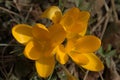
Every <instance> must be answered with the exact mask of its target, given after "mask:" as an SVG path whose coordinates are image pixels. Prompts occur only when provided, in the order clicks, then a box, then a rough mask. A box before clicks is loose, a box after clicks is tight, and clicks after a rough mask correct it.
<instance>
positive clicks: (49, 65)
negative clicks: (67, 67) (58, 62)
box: [35, 56, 55, 78]
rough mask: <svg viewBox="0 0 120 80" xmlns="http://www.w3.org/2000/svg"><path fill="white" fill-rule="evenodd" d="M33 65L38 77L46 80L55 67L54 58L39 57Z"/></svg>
mask: <svg viewBox="0 0 120 80" xmlns="http://www.w3.org/2000/svg"><path fill="white" fill-rule="evenodd" d="M35 65H36V70H37V72H38V74H39V76H41V77H43V78H46V77H48V76H50V75H51V74H52V72H53V70H54V66H55V60H54V56H52V57H45V56H41V57H40V59H39V60H37V61H35Z"/></svg>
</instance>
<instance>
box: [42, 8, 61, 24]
mask: <svg viewBox="0 0 120 80" xmlns="http://www.w3.org/2000/svg"><path fill="white" fill-rule="evenodd" d="M41 17H44V18H48V19H51V20H52V21H53V22H54V23H59V21H60V19H61V17H62V12H61V10H60V9H59V8H58V7H57V6H51V7H49V8H48V9H47V10H45V12H43V14H42V16H41Z"/></svg>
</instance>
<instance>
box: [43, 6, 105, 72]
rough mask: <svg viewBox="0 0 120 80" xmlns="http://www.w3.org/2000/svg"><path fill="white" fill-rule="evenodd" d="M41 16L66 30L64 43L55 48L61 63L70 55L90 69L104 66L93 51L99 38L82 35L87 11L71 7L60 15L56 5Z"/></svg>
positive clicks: (95, 49)
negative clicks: (65, 41)
mask: <svg viewBox="0 0 120 80" xmlns="http://www.w3.org/2000/svg"><path fill="white" fill-rule="evenodd" d="M42 17H44V18H48V19H51V20H52V21H53V23H54V24H55V23H60V24H61V25H62V26H63V27H64V29H65V31H66V32H67V36H66V38H67V43H66V45H62V44H61V45H59V46H58V47H57V49H56V59H57V60H58V61H59V62H60V63H61V64H65V63H66V62H67V61H68V58H69V57H70V58H71V59H72V60H73V61H74V62H75V63H76V64H78V65H79V66H82V67H83V68H86V69H88V70H91V71H100V70H102V69H103V68H104V66H103V64H102V62H101V61H100V59H99V58H98V57H97V56H96V55H95V54H94V53H93V52H95V51H97V49H98V48H99V47H100V45H101V41H100V39H99V38H97V37H95V36H84V35H85V33H86V30H87V24H88V19H89V17H90V14H89V13H88V12H87V11H80V10H79V9H78V8H75V7H73V8H71V9H69V10H67V11H66V12H65V13H64V14H63V15H62V12H61V10H60V9H59V8H58V7H56V6H52V7H49V8H48V9H47V10H45V12H43V15H42ZM68 56H69V57H68Z"/></svg>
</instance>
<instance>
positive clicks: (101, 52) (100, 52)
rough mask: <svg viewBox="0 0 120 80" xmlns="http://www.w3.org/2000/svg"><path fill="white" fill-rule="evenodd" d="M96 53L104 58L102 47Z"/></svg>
mask: <svg viewBox="0 0 120 80" xmlns="http://www.w3.org/2000/svg"><path fill="white" fill-rule="evenodd" d="M98 53H99V54H100V55H101V56H102V57H105V54H104V51H103V48H102V46H101V47H100V48H99V50H98Z"/></svg>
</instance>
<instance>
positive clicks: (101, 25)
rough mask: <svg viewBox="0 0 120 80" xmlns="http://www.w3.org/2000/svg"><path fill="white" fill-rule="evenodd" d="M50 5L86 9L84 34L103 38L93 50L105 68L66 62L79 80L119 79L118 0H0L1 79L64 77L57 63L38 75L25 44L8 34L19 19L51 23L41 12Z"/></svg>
mask: <svg viewBox="0 0 120 80" xmlns="http://www.w3.org/2000/svg"><path fill="white" fill-rule="evenodd" d="M52 5H55V6H58V7H59V8H60V9H61V10H62V12H63V13H64V12H65V11H66V10H67V9H69V8H71V7H78V8H79V9H80V10H81V11H82V10H84V11H89V12H90V15H91V17H90V19H89V24H88V30H87V34H92V35H96V36H98V37H99V38H100V39H101V40H102V45H101V48H100V49H99V50H98V51H97V52H96V54H97V55H98V56H99V57H100V58H101V60H102V61H103V63H104V65H105V69H104V70H103V71H101V72H90V71H87V70H84V69H82V68H79V67H78V66H77V65H76V64H74V63H72V62H69V63H67V64H66V65H65V66H66V68H67V69H68V70H69V71H70V73H71V74H72V75H74V76H75V77H77V78H78V79H79V80H120V20H119V19H120V0H0V80H66V75H65V72H64V71H63V70H62V68H61V67H60V66H59V64H57V63H56V67H55V70H54V72H53V74H52V75H51V76H50V77H49V78H47V79H43V78H40V77H39V76H38V75H37V73H36V71H35V68H34V62H33V61H31V60H28V59H27V58H25V57H24V55H23V54H22V53H23V49H24V46H23V45H21V44H19V43H18V42H16V40H14V38H13V36H12V34H11V29H12V27H13V26H14V25H16V24H19V23H27V24H29V25H33V24H35V23H38V22H40V23H43V24H46V25H47V24H48V23H50V20H47V19H42V18H41V17H40V15H41V14H42V12H43V11H44V10H45V9H47V8H48V7H50V6H52Z"/></svg>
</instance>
